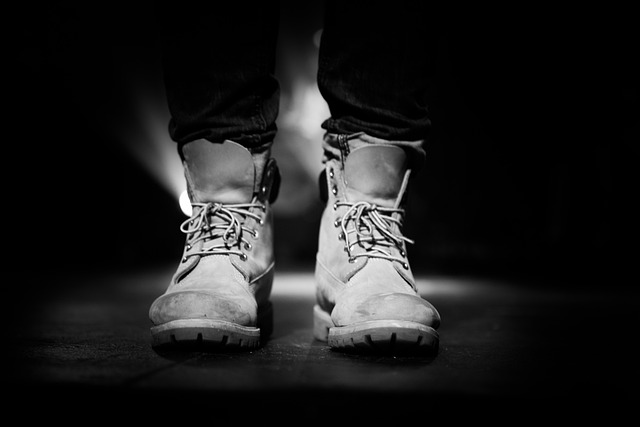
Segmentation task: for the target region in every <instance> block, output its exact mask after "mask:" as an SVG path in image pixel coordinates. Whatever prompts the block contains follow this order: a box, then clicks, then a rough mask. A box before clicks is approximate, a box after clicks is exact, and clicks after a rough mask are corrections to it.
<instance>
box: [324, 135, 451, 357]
mask: <svg viewBox="0 0 640 427" xmlns="http://www.w3.org/2000/svg"><path fill="white" fill-rule="evenodd" d="M407 165H408V164H407V156H406V153H405V151H404V150H403V149H402V148H400V147H397V146H391V145H366V146H362V147H359V148H355V149H353V150H351V151H350V153H348V155H347V153H346V152H344V153H343V154H342V155H341V158H339V159H329V160H327V161H326V162H325V170H324V172H323V173H322V178H321V188H322V186H323V185H324V186H326V188H327V189H328V191H327V192H326V194H325V197H326V199H327V205H326V207H325V209H324V212H323V215H322V220H321V225H320V235H319V241H318V254H317V262H316V270H315V278H316V284H317V288H316V301H317V304H316V305H315V307H314V336H315V338H316V339H319V340H322V341H328V344H329V346H330V347H332V348H334V349H341V350H356V351H378V350H383V351H392V352H403V353H404V352H409V353H414V352H415V353H424V352H428V353H434V352H437V349H438V344H439V336H438V333H437V332H436V329H437V328H438V326H439V324H440V315H439V314H438V312H437V310H436V309H435V307H433V306H432V305H431V304H430V303H429V302H428V301H426V300H425V299H423V298H422V297H421V296H420V295H419V294H418V291H417V289H416V285H415V280H414V277H413V274H412V272H411V267H410V266H409V261H408V259H407V249H406V244H407V243H413V242H411V241H410V240H409V239H408V238H406V237H404V236H403V235H402V232H401V228H402V220H403V215H404V210H403V207H402V206H403V198H404V196H405V193H406V188H407V184H408V181H409V177H410V174H411V170H410V169H409V168H408V166H407ZM322 181H324V182H322ZM321 191H322V190H321Z"/></svg>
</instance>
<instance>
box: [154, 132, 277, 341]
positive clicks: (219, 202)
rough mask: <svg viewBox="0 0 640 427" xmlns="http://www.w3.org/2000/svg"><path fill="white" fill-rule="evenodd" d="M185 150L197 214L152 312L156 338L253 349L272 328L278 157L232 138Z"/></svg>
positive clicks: (184, 229)
mask: <svg viewBox="0 0 640 427" xmlns="http://www.w3.org/2000/svg"><path fill="white" fill-rule="evenodd" d="M182 154H183V165H184V171H185V177H186V180H187V188H188V191H189V197H190V200H191V204H192V208H193V213H192V215H191V217H190V218H189V219H188V220H186V221H185V222H184V223H183V224H182V225H181V227H180V228H181V230H182V232H184V233H185V234H186V242H185V246H184V252H183V256H182V259H181V261H180V263H179V265H178V268H177V271H176V272H175V274H174V276H173V278H172V280H171V283H170V284H169V286H168V288H167V290H166V292H165V293H164V294H163V295H161V296H160V297H158V298H157V299H156V300H155V301H154V302H153V304H152V305H151V308H150V310H149V318H150V319H151V321H152V322H153V325H154V326H153V327H152V328H151V336H152V344H153V346H161V345H165V344H167V345H172V344H173V345H180V344H185V345H193V344H202V345H203V346H213V347H216V348H221V347H222V348H225V349H232V348H239V349H252V348H255V347H257V346H259V345H260V343H261V337H262V339H264V338H266V337H268V336H269V334H270V333H271V329H272V310H271V303H270V301H269V297H270V293H271V286H272V282H273V269H274V254H273V236H272V214H271V208H270V204H271V203H272V202H273V201H274V200H275V197H276V194H277V186H278V183H279V174H278V169H277V165H276V162H275V160H274V159H270V158H269V157H268V153H267V154H263V155H261V156H256V155H252V153H250V152H249V151H248V150H247V149H246V148H244V147H243V146H241V145H239V144H237V143H235V142H233V141H225V142H223V143H211V142H209V141H206V140H197V141H193V142H189V143H188V144H185V145H184V147H183V150H182Z"/></svg>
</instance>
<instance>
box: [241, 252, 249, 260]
mask: <svg viewBox="0 0 640 427" xmlns="http://www.w3.org/2000/svg"><path fill="white" fill-rule="evenodd" d="M247 258H248V257H247V254H240V260H241V261H246V260H247Z"/></svg>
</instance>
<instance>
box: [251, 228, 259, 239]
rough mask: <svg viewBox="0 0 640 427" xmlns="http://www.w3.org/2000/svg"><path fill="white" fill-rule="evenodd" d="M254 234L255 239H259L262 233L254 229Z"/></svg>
mask: <svg viewBox="0 0 640 427" xmlns="http://www.w3.org/2000/svg"><path fill="white" fill-rule="evenodd" d="M252 235H253V238H254V239H257V238H258V236H260V234H259V233H258V232H257V231H255V230H254V231H253V234H252Z"/></svg>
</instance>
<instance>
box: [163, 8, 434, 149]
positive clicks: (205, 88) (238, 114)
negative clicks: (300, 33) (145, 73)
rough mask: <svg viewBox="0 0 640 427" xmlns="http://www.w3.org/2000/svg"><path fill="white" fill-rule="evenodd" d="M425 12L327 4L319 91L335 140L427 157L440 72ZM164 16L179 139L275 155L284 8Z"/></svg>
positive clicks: (172, 11)
mask: <svg viewBox="0 0 640 427" xmlns="http://www.w3.org/2000/svg"><path fill="white" fill-rule="evenodd" d="M425 4H428V2H422V1H407V2H404V1H400V0H395V1H393V2H377V1H367V2H357V1H331V0H329V1H327V2H326V5H325V12H326V15H325V21H324V27H323V33H322V40H321V46H320V52H319V62H318V76H317V77H318V80H317V82H318V87H319V90H320V92H321V94H322V95H323V97H324V99H325V100H326V102H327V104H328V106H329V110H330V113H331V117H329V118H327V120H325V121H324V122H323V124H322V128H323V129H325V130H326V131H327V132H328V133H330V134H351V135H352V134H355V133H365V134H366V135H369V136H372V137H374V138H379V139H382V140H386V141H400V142H402V141H405V142H406V141H409V144H408V146H409V147H413V149H410V150H409V151H414V152H416V153H415V154H416V155H417V156H418V157H423V156H424V152H423V150H422V148H421V143H422V141H424V139H425V136H426V133H427V130H428V128H429V125H430V121H429V118H428V114H427V86H428V83H429V82H428V80H429V79H428V78H427V75H428V73H429V68H430V65H431V64H430V57H429V52H428V48H427V45H428V39H429V35H428V31H429V28H428V25H426V23H425V18H426V17H427V13H428V10H427V7H426V6H425ZM158 11H159V16H160V18H161V19H160V22H161V29H162V31H161V40H162V50H163V66H164V78H165V84H166V91H167V99H168V104H169V109H170V112H171V117H172V118H171V122H170V125H169V132H170V135H171V138H172V139H173V140H175V141H176V142H178V144H184V143H187V142H189V141H192V140H195V139H199V138H205V139H208V140H211V141H214V142H215V141H222V140H225V139H231V140H234V141H236V142H239V143H241V144H243V145H245V146H246V147H253V148H258V147H264V146H268V145H270V144H271V143H272V142H273V140H274V137H275V134H276V131H277V129H276V123H275V122H276V117H277V115H278V107H279V94H280V91H279V84H278V81H277V80H276V78H275V77H274V65H275V51H276V43H277V36H278V34H277V31H278V25H279V5H278V2H277V1H271V0H269V1H267V0H260V1H257V2H244V1H241V0H234V1H231V2H224V3H222V2H214V1H211V2H206V3H205V2H202V3H197V4H189V3H188V2H185V1H181V2H175V3H166V4H164V3H160V4H159V9H158ZM404 146H405V147H406V146H407V144H404ZM411 154H414V153H411Z"/></svg>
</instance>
